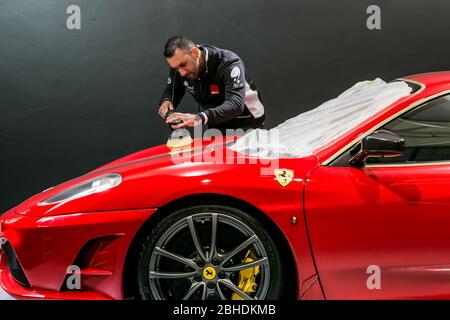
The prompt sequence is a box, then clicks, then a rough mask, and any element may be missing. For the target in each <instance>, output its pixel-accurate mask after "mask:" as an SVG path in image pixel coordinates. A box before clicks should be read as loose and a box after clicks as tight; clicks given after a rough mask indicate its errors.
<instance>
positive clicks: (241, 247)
mask: <svg viewBox="0 0 450 320" xmlns="http://www.w3.org/2000/svg"><path fill="white" fill-rule="evenodd" d="M257 240H258V237H257V236H256V235H255V234H254V235H252V236H251V237H250V238H248V239H247V240H245V241H244V242H243V243H241V244H240V245H238V246H237V247H236V248H234V249H233V250H231V251H230V252H229V253H227V254H226V256H225V257H224V258H223V260H222V263H221V264H220V265H221V266H223V265H224V264H225V263H226V262H227V261H228V260H230V259H231V258H232V257H234V255H235V254H236V253H238V252H240V251H242V250H244V249H245V248H247V247H248V246H249V245H251V244H253V243H255V242H256V241H257Z"/></svg>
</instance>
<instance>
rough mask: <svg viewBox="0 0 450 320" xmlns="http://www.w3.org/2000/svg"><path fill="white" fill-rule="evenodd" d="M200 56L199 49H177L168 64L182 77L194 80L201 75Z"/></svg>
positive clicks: (168, 59)
mask: <svg viewBox="0 0 450 320" xmlns="http://www.w3.org/2000/svg"><path fill="white" fill-rule="evenodd" d="M200 56H201V54H200V50H199V49H198V48H192V49H191V50H190V51H183V50H180V49H176V50H175V53H174V54H173V56H172V57H170V58H167V63H168V64H169V65H170V67H171V68H172V69H175V70H177V71H178V73H179V74H180V75H181V76H182V77H186V78H188V79H191V80H194V79H197V78H198V75H199V73H200Z"/></svg>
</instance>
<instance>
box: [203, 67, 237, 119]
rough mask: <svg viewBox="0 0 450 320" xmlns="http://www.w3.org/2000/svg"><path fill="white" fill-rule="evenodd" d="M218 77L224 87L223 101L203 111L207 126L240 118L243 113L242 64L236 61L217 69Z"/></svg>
mask: <svg viewBox="0 0 450 320" xmlns="http://www.w3.org/2000/svg"><path fill="white" fill-rule="evenodd" d="M219 76H220V78H221V80H222V81H223V83H224V85H225V101H224V102H223V103H222V104H221V105H219V106H217V107H215V108H211V109H208V110H206V111H204V113H205V114H206V116H207V119H208V120H207V123H208V124H209V125H214V124H219V123H222V122H226V121H229V120H231V119H234V118H236V117H237V116H240V115H241V114H242V112H243V111H244V101H245V73H244V64H243V63H242V61H241V60H239V59H237V60H235V61H233V62H232V63H227V64H226V65H225V66H223V67H222V68H221V69H219Z"/></svg>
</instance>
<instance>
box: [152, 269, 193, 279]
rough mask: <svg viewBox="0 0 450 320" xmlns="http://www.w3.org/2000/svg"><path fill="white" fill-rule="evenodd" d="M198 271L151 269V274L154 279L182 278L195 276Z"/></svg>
mask: <svg viewBox="0 0 450 320" xmlns="http://www.w3.org/2000/svg"><path fill="white" fill-rule="evenodd" d="M196 273H197V272H196V271H192V272H159V271H150V273H149V276H150V278H151V279H152V278H153V279H180V278H189V277H193V276H194V275H195V274H196Z"/></svg>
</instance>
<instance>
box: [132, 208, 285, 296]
mask: <svg viewBox="0 0 450 320" xmlns="http://www.w3.org/2000/svg"><path fill="white" fill-rule="evenodd" d="M214 225H215V226H216V228H215V230H216V232H215V233H213V229H214V227H213V226H214ZM213 234H215V236H213ZM194 239H197V241H195V240H194ZM213 239H215V241H214V240H213ZM138 248H139V249H138V250H139V251H138V256H137V265H136V273H135V274H136V286H137V289H138V292H139V296H140V298H141V299H146V300H147V299H152V300H153V299H156V300H160V299H168V300H182V299H185V300H219V299H222V300H229V299H234V300H242V299H245V300H250V299H256V300H263V299H270V300H276V299H279V298H280V297H281V294H282V292H283V285H284V274H283V270H284V269H283V265H282V260H281V257H280V254H279V251H278V248H277V246H276V244H275V242H274V241H273V239H272V238H271V237H270V235H269V233H268V232H267V230H266V229H265V228H264V226H263V225H262V224H261V223H260V222H259V221H258V220H257V219H255V218H254V217H252V216H250V215H249V214H247V213H245V212H243V211H241V210H238V209H235V208H231V207H227V206H222V205H199V206H193V207H189V208H184V209H181V210H178V211H176V212H174V213H172V214H170V215H168V216H166V217H165V218H163V219H162V220H161V221H159V223H157V225H156V226H155V228H154V229H153V230H152V232H151V233H150V234H149V235H147V237H145V238H144V239H143V241H142V243H141V245H140V246H139V247H138ZM211 248H212V250H211ZM243 264H245V266H244V267H243V266H242V265H243ZM242 270H244V271H242Z"/></svg>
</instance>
